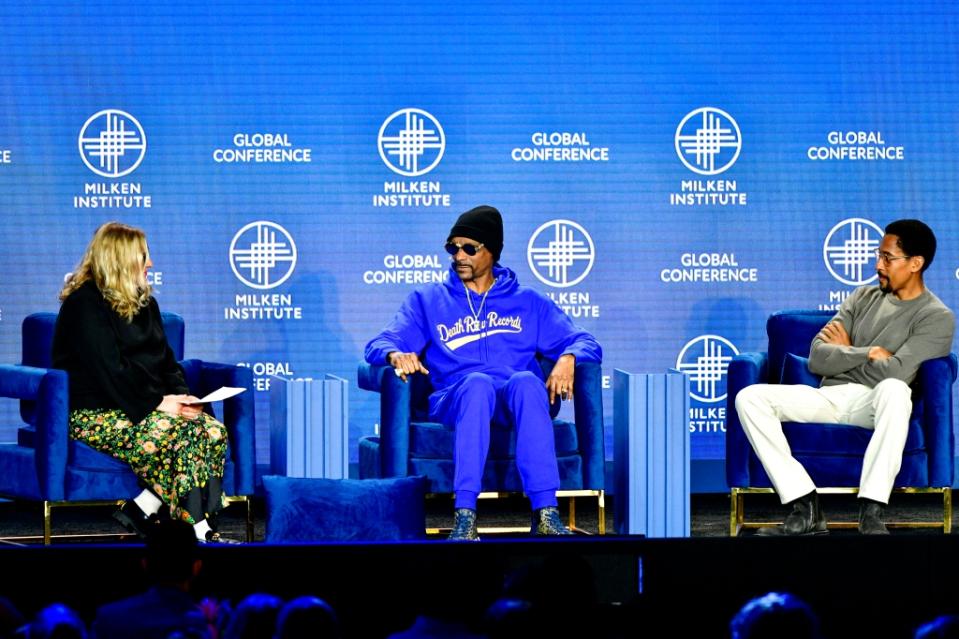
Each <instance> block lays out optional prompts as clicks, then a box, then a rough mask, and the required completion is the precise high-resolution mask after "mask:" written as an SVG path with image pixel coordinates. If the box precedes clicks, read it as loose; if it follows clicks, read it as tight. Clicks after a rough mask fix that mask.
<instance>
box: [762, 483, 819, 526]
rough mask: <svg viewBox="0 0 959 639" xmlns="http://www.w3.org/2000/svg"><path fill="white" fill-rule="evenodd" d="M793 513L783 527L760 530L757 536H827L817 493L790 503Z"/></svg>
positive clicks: (787, 516)
mask: <svg viewBox="0 0 959 639" xmlns="http://www.w3.org/2000/svg"><path fill="white" fill-rule="evenodd" d="M789 505H790V506H792V511H791V512H790V513H789V514H788V515H786V521H785V522H784V523H783V525H782V526H773V527H769V528H760V529H759V530H758V531H757V532H756V534H757V535H759V536H760V537H779V536H787V537H795V536H801V535H825V534H827V533H828V532H829V531H828V530H827V529H826V516H825V515H824V514H823V512H822V508H820V507H819V495H818V494H817V493H816V491H813V492H811V493H809V494H808V495H803V496H802V497H800V498H799V499H796V500H793V501H791V502H790V503H789Z"/></svg>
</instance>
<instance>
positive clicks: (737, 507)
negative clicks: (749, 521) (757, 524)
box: [729, 488, 744, 537]
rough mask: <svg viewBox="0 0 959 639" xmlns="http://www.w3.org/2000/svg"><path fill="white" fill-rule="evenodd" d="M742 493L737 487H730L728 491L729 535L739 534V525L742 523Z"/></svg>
mask: <svg viewBox="0 0 959 639" xmlns="http://www.w3.org/2000/svg"><path fill="white" fill-rule="evenodd" d="M743 517H744V513H743V495H742V493H740V492H739V490H738V489H736V488H732V489H730V491H729V536H730V537H736V536H738V535H739V527H740V526H741V525H742V523H743Z"/></svg>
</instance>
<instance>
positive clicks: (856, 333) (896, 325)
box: [809, 286, 956, 387]
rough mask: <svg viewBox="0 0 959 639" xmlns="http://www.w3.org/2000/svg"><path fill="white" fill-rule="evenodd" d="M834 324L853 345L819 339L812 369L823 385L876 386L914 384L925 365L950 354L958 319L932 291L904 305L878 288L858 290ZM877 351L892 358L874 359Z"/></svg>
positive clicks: (814, 347) (813, 351) (815, 342)
mask: <svg viewBox="0 0 959 639" xmlns="http://www.w3.org/2000/svg"><path fill="white" fill-rule="evenodd" d="M831 321H839V322H842V325H843V327H845V329H846V332H847V333H848V334H849V339H850V341H851V342H852V344H853V345H852V346H839V345H836V344H826V343H825V342H823V341H822V340H821V339H820V338H819V336H818V335H817V336H816V337H815V338H814V339H813V341H812V347H811V348H810V352H809V370H810V371H812V372H813V373H816V374H817V375H822V376H823V380H822V385H823V386H834V385H836V384H850V383H852V384H865V385H866V386H869V387H873V386H875V385H876V384H878V383H879V382H881V381H882V380H884V379H888V378H890V377H892V378H895V379H901V380H902V381H904V382H906V383H907V384H911V383H912V380H913V379H915V377H916V371H918V370H919V365H920V364H922V362H924V361H925V360H927V359H932V358H935V357H943V356H945V355H948V354H949V349H950V348H952V335H953V332H954V331H955V327H956V318H955V315H953V313H952V311H950V310H949V309H948V308H947V307H946V305H945V304H943V303H942V302H941V301H940V300H939V298H938V297H936V296H935V295H933V294H932V292H931V291H929V290H928V289H926V290H924V291H923V293H922V295H920V296H919V297H917V298H915V299H912V300H908V301H905V302H904V301H902V300H900V299H898V298H897V297H896V296H895V295H892V294H891V293H890V294H888V295H887V294H885V293H883V292H882V291H880V290H879V287H878V286H861V287H859V288H857V289H856V290H855V291H853V292H852V294H851V295H850V296H849V297H847V298H846V300H845V301H844V302H843V303H842V306H841V307H840V308H839V312H838V313H836V316H835V317H834V318H833V319H832V320H831ZM873 346H881V347H883V348H885V349H886V350H888V351H889V352H891V353H892V354H893V355H892V357H890V358H888V359H885V360H871V359H869V349H870V348H871V347H873Z"/></svg>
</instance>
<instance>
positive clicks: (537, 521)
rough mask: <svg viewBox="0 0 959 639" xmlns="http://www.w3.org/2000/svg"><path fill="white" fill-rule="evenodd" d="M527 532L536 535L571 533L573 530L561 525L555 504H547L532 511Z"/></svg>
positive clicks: (561, 521)
mask: <svg viewBox="0 0 959 639" xmlns="http://www.w3.org/2000/svg"><path fill="white" fill-rule="evenodd" d="M529 534H531V535H533V536H538V535H572V534H573V532H572V531H571V530H570V529H569V528H567V527H566V526H564V525H563V520H562V519H561V518H560V516H559V509H558V508H556V506H547V507H546V508H540V509H539V510H534V511H533V517H532V521H531V522H530V527H529Z"/></svg>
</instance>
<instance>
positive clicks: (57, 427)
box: [0, 365, 70, 501]
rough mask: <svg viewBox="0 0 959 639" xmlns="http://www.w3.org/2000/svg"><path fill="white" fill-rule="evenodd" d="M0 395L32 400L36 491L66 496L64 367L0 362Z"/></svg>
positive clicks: (50, 497) (48, 495)
mask: <svg viewBox="0 0 959 639" xmlns="http://www.w3.org/2000/svg"><path fill="white" fill-rule="evenodd" d="M0 397H10V398H13V399H21V400H30V401H33V402H34V407H33V416H34V426H35V427H36V440H35V458H34V459H35V463H36V470H37V480H38V481H39V484H40V495H41V496H42V497H43V498H44V499H47V500H51V501H60V500H63V499H65V498H66V493H65V481H66V471H67V457H68V448H67V444H68V442H69V434H68V432H67V420H68V419H69V411H70V388H69V382H68V378H67V373H66V371H62V370H58V369H55V368H34V367H32V366H13V365H3V366H0Z"/></svg>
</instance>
